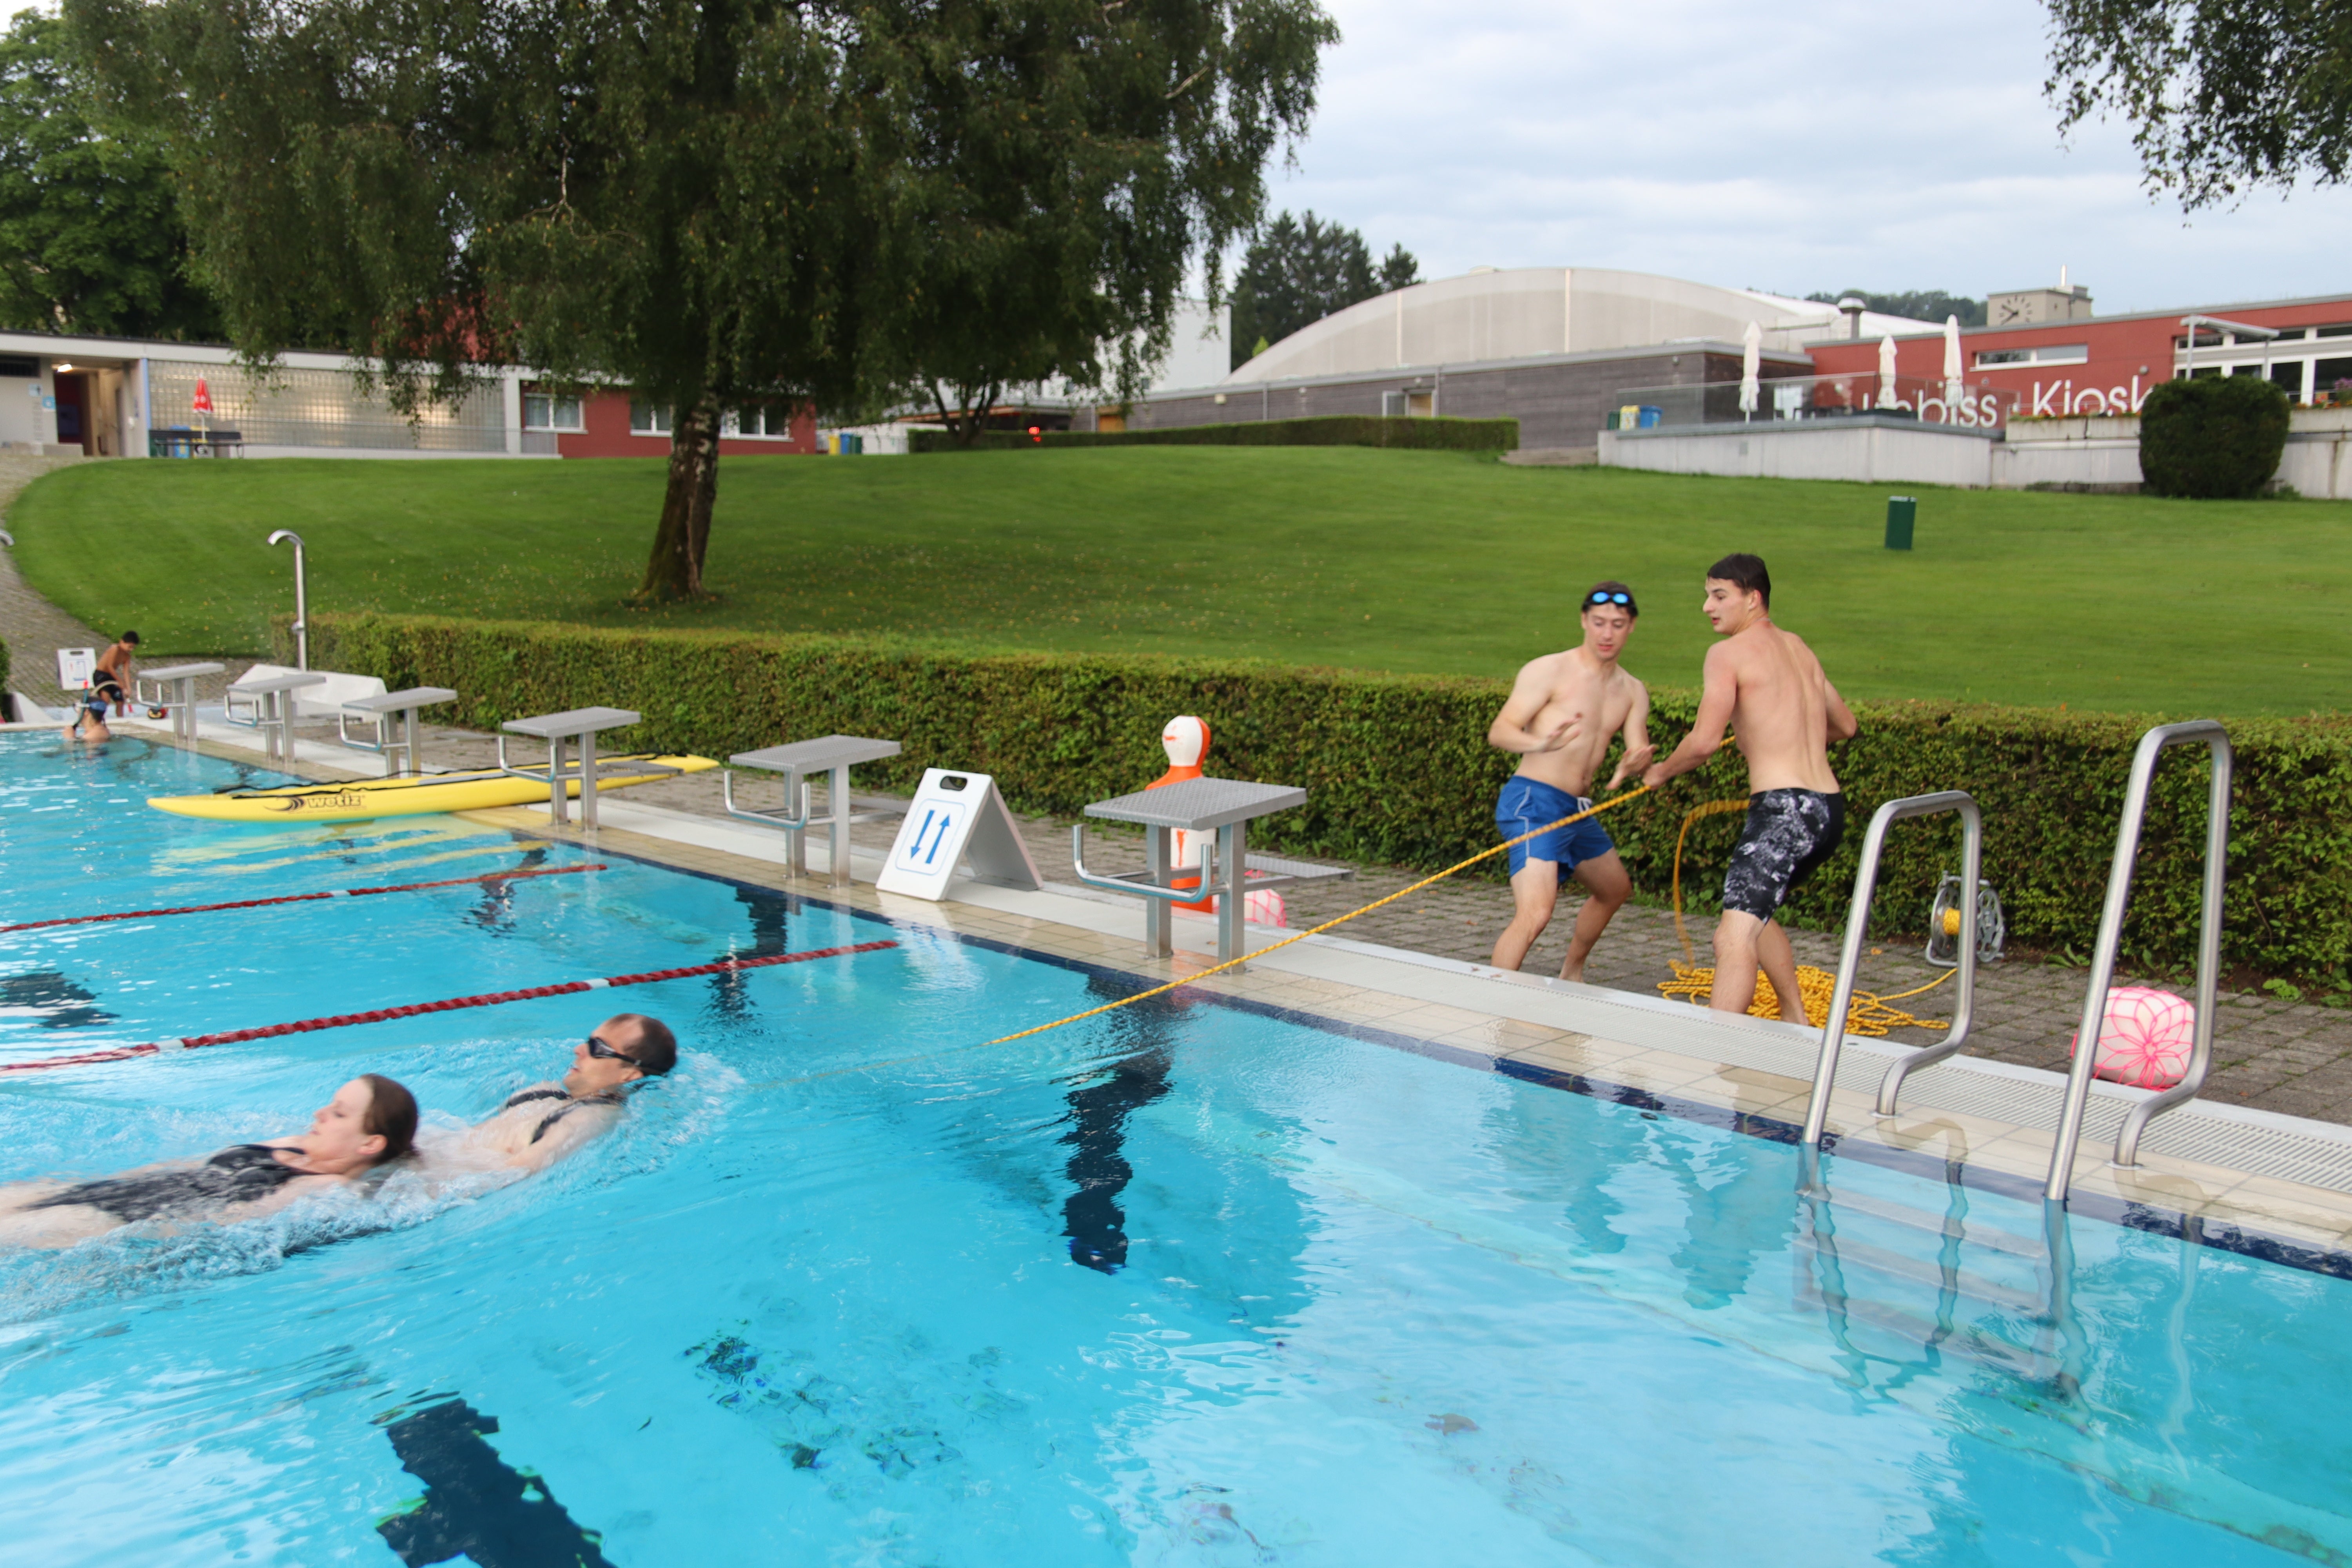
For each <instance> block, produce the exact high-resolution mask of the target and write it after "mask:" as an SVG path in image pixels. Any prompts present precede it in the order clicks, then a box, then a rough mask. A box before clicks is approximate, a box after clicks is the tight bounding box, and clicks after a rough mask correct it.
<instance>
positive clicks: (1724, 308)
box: [1225, 267, 1943, 385]
mask: <svg viewBox="0 0 2352 1568" xmlns="http://www.w3.org/2000/svg"><path fill="white" fill-rule="evenodd" d="M1750 321H1754V322H1755V323H1757V325H1759V326H1760V327H1761V328H1763V329H1764V346H1765V347H1767V348H1770V349H1786V350H1794V349H1801V348H1803V347H1805V346H1806V345H1807V344H1810V343H1813V342H1823V341H1827V340H1830V339H1832V338H1843V337H1848V336H1850V335H1852V334H1853V327H1852V326H1851V325H1850V324H1849V323H1848V322H1847V321H1846V320H1845V318H1844V316H1843V313H1842V312H1841V311H1840V310H1838V309H1837V307H1836V306H1834V305H1823V304H1819V303H1816V302H1814V301H1812V300H1785V299H1782V298H1780V296H1778V295H1775V294H1759V293H1757V292H1755V291H1754V290H1752V289H1719V288H1717V287H1716V286H1714V285H1713V284H1709V283H1693V282H1690V281H1687V280H1686V279H1680V278H1663V277H1660V276H1659V275H1658V274H1656V273H1654V272H1618V271H1612V270H1609V269H1606V268H1589V267H1515V268H1500V269H1498V268H1491V267H1489V268H1479V269H1478V270H1476V271H1475V272H1470V273H1465V275H1464V276H1462V277H1459V278H1441V279H1437V280H1435V281H1434V282H1429V283H1416V284H1414V285H1413V286H1412V288H1410V289H1397V290H1396V291H1395V292H1393V293H1389V294H1382V295H1381V296H1379V297H1378V298H1377V299H1371V300H1363V301H1361V302H1360V303H1358V304H1354V305H1350V306H1349V307H1348V308H1347V309H1346V310H1340V311H1338V312H1336V313H1334V314H1332V315H1328V316H1326V317H1324V318H1323V319H1322V320H1321V321H1317V322H1315V323H1314V324H1313V325H1311V326H1307V327H1302V328H1300V329H1299V330H1298V331H1295V332H1293V333H1291V334H1290V336H1288V337H1286V338H1285V339H1283V340H1282V341H1281V342H1278V343H1275V344H1273V345H1271V346H1270V347H1268V348H1267V350H1266V351H1265V353H1262V354H1259V355H1258V356H1257V357H1256V358H1255V359H1253V360H1251V361H1250V362H1249V363H1246V364H1244V365H1243V366H1242V367H1241V368H1240V369H1238V370H1236V371H1234V373H1233V374H1231V375H1229V376H1227V377H1226V378H1225V380H1226V382H1227V383H1228V384H1241V383H1246V384H1251V385H1255V384H1258V383H1260V382H1270V381H1271V382H1278V381H1291V380H1296V379H1298V378H1300V377H1309V376H1332V375H1360V374H1368V373H1372V372H1378V371H1390V370H1398V369H1403V368H1410V367H1414V366H1422V365H1441V364H1442V365H1445V366H1448V367H1449V368H1451V367H1453V366H1455V365H1461V366H1465V367H1466V366H1468V365H1472V364H1479V363H1492V362H1496V361H1503V360H1526V359H1535V358H1538V357H1541V356H1545V355H1551V354H1578V353H1602V352H1606V351H1609V350H1622V349H1637V348H1652V347H1655V346H1657V345H1660V344H1664V343H1689V342H1729V343H1731V344H1734V345H1735V346H1736V345H1738V343H1739V342H1740V340H1741V338H1742V337H1743V336H1744V335H1745V334H1746V332H1747V331H1748V322H1750ZM1942 326H1943V323H1942V322H1940V321H1912V320H1909V319H1908V318H1906V317H1902V316H1882V315H1880V314H1878V313H1877V312H1876V311H1865V312H1864V313H1863V316H1862V321H1861V335H1862V336H1863V337H1865V338H1873V339H1874V338H1877V337H1879V336H1880V335H1882V334H1887V333H1903V332H1921V331H1939V330H1941V328H1942Z"/></svg>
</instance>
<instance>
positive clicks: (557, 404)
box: [522, 392, 583, 430]
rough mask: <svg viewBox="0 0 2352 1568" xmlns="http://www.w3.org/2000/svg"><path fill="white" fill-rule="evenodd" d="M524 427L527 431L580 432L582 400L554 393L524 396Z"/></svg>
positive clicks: (536, 393) (529, 393)
mask: <svg viewBox="0 0 2352 1568" xmlns="http://www.w3.org/2000/svg"><path fill="white" fill-rule="evenodd" d="M522 427H523V428H524V429H526V430H578V429H581V428H583V426H582V425H581V423H580V400H579V399H578V398H577V397H565V396H563V395H560V394H557V393H552V392H526V393H524V394H523V395H522Z"/></svg>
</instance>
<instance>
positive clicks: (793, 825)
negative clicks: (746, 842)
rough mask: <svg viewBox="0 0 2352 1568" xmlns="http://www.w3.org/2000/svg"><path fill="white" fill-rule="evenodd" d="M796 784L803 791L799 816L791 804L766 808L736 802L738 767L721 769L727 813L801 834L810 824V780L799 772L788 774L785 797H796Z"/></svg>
mask: <svg viewBox="0 0 2352 1568" xmlns="http://www.w3.org/2000/svg"><path fill="white" fill-rule="evenodd" d="M794 784H798V785H799V786H800V793H801V809H800V815H799V816H793V810H792V807H791V806H790V805H780V806H776V807H773V808H772V809H768V810H762V809H761V808H760V807H758V806H751V805H736V804H735V770H734V769H733V768H721V769H719V805H722V806H724V807H725V808H726V810H727V815H728V816H740V817H741V818H742V819H743V820H744V821H746V822H757V823H760V824H761V825H762V826H768V827H781V828H782V829H783V830H784V831H785V832H787V833H798V832H801V831H802V830H803V829H804V828H806V827H807V826H809V823H810V817H809V783H808V780H806V779H804V778H802V777H801V776H800V775H799V774H798V773H786V774H785V775H784V799H785V800H786V801H787V802H789V801H790V800H791V799H792V797H793V785H794Z"/></svg>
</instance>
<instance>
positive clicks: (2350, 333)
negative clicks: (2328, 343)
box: [2312, 326, 2352, 338]
mask: <svg viewBox="0 0 2352 1568" xmlns="http://www.w3.org/2000/svg"><path fill="white" fill-rule="evenodd" d="M2312 336H2314V337H2315V338H2352V326H2344V327H2321V328H2318V329H2317V330H2315V331H2314V332H2313V333H2312Z"/></svg>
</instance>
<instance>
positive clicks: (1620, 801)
mask: <svg viewBox="0 0 2352 1568" xmlns="http://www.w3.org/2000/svg"><path fill="white" fill-rule="evenodd" d="M1649 793H1650V786H1649V785H1647V784H1643V785H1641V786H1640V787H1638V788H1635V789H1629V790H1627V791H1626V792H1625V793H1624V794H1623V795H1613V796H1612V797H1611V798H1610V799H1607V800H1604V801H1602V802H1601V804H1600V805H1588V806H1586V807H1585V808H1584V809H1583V810H1582V811H1580V812H1577V813H1575V814H1574V815H1573V816H1563V817H1561V818H1560V819H1559V821H1558V822H1548V823H1546V824H1544V826H1541V827H1538V828H1537V829H1536V830H1535V831H1534V832H1532V833H1522V834H1520V835H1519V836H1518V837H1517V838H1506V839H1505V840H1503V842H1501V843H1500V844H1497V845H1496V846H1495V847H1493V848H1492V849H1481V850H1480V851H1478V853H1476V854H1475V855H1473V856H1471V857H1470V858H1468V859H1466V860H1456V861H1455V862H1454V864H1453V865H1451V866H1448V867H1447V868H1445V869H1444V870H1443V871H1440V872H1438V873H1437V874H1436V875H1435V876H1433V877H1423V879H1421V880H1420V881H1418V882H1415V883H1414V884H1413V885H1412V887H1410V888H1400V889H1397V890H1396V891H1395V892H1393V893H1391V894H1390V895H1389V896H1388V897H1387V898H1385V899H1376V900H1373V901H1372V902H1370V903H1369V904H1366V905H1365V906H1364V907H1363V908H1362V909H1360V910H1349V911H1348V912H1347V913H1346V914H1344V915H1341V916H1339V918H1338V919H1336V920H1328V921H1324V922H1323V923H1322V924H1321V925H1319V926H1317V927H1315V928H1314V929H1313V930H1311V931H1300V932H1299V933H1298V934H1297V935H1296V936H1288V937H1285V938H1283V939H1282V940H1281V941H1280V942H1275V943H1274V944H1272V945H1271V946H1268V947H1262V948H1260V949H1258V950H1257V951H1256V952H1253V953H1247V954H1244V957H1242V958H1234V959H1228V960H1226V961H1225V962H1224V963H1220V964H1218V965H1216V966H1215V967H1214V968H1213V969H1203V970H1202V971H1201V972H1200V973H1197V974H1187V975H1185V976H1184V977H1183V978H1182V979H1181V980H1171V981H1170V982H1169V983H1168V984H1165V985H1161V986H1158V987H1155V988H1154V989H1152V990H1150V991H1139V992H1137V993H1136V994H1134V995H1132V996H1122V997H1120V998H1119V999H1118V1001H1116V1002H1106V1003H1104V1004H1103V1005H1101V1006H1099V1007H1089V1008H1087V1010H1086V1011H1085V1012H1083V1013H1073V1014H1071V1015H1070V1016H1068V1017H1066V1018H1056V1019H1055V1020H1054V1021H1053V1022H1052V1023H1050V1024H1040V1025H1038V1026H1036V1027H1035V1028H1034V1029H1024V1030H1022V1031H1021V1032H1020V1033H1019V1034H1017V1035H1003V1036H999V1037H997V1038H995V1039H993V1040H988V1041H984V1042H982V1043H983V1044H986V1045H991V1046H1002V1045H1007V1044H1009V1043H1011V1042H1012V1041H1014V1040H1025V1039H1027V1038H1028V1037H1030V1036H1032V1035H1042V1034H1044V1033H1045V1031H1046V1030H1048V1029H1058V1028H1060V1027H1061V1026H1063V1025H1065V1024H1075V1023H1077V1022H1079V1021H1080V1020H1082V1019H1086V1018H1092V1017H1096V1016H1099V1015H1101V1014H1104V1013H1109V1012H1115V1011H1116V1010H1118V1008H1121V1007H1129V1006H1132V1005H1135V1004H1136V1003H1138V1002H1147V1001H1150V999H1151V998H1152V997H1154V996H1165V995H1167V994H1168V993H1170V992H1171V991H1174V990H1178V989H1180V988H1181V987H1183V986H1186V985H1192V984H1197V983H1199V982H1201V981H1203V980H1206V979H1208V978H1209V976H1211V975H1212V974H1223V973H1224V972H1225V971H1226V970H1228V969H1235V968H1238V967H1240V966H1241V964H1242V963H1244V962H1245V961H1246V960H1248V959H1252V958H1264V957H1265V955H1266V954H1267V953H1269V952H1281V951H1282V950H1283V949H1284V948H1286V947H1288V946H1289V945H1290V944H1291V943H1292V942H1305V941H1306V940H1307V938H1308V937H1310V936H1320V935H1321V934H1322V933H1323V932H1325V931H1329V930H1330V929H1331V928H1332V927H1334V926H1343V925H1346V924H1347V923H1348V922H1349V921H1351V920H1354V919H1356V918H1357V917H1358V916H1359V915H1368V914H1370V913H1371V912H1372V911H1373V910H1377V909H1380V908H1381V907H1382V906H1383V905H1387V904H1392V903H1395V902H1396V901H1397V900H1399V899H1402V898H1405V897H1407V896H1409V895H1411V894H1413V893H1418V892H1419V891H1421V890H1422V889H1423V888H1426V887H1428V886H1430V885H1431V884H1432V883H1433V882H1442V881H1444V880H1445V879H1446V878H1448V877H1451V876H1452V875H1454V873H1455V872H1456V871H1460V870H1464V869H1466V868H1469V867H1472V866H1475V865H1476V864H1477V863H1478V862H1479V861H1481V860H1491V859H1493V858H1495V857H1496V856H1497V855H1500V854H1501V853H1503V851H1505V850H1507V849H1508V848H1509V847H1511V846H1512V845H1514V844H1525V843H1526V842H1527V841H1528V839H1530V838H1541V837H1543V836H1544V835H1545V834H1547V833H1549V832H1551V831H1553V830H1554V829H1556V828H1561V827H1566V826H1568V825H1569V824H1570V823H1572V822H1581V821H1583V820H1584V819H1585V818H1586V817H1588V816H1599V815H1600V814H1601V813H1602V812H1604V811H1607V810H1609V809H1610V808H1611V807H1612V806H1619V805H1624V804H1625V803H1626V802H1627V801H1629V800H1638V799H1639V798H1641V797H1642V796H1643V795H1647V794H1649ZM1675 864H1676V865H1677V866H1679V865H1680V864H1681V861H1680V860H1679V858H1678V859H1677V860H1676V862H1675ZM1677 908H1679V905H1678V906H1677Z"/></svg>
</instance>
